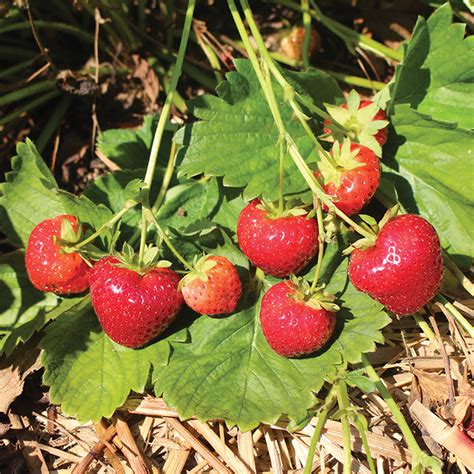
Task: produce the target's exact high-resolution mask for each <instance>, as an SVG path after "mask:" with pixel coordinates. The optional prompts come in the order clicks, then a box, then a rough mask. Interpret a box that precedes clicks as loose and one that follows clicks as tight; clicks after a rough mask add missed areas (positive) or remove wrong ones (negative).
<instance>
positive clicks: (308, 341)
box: [260, 281, 336, 357]
mask: <svg viewBox="0 0 474 474" xmlns="http://www.w3.org/2000/svg"><path fill="white" fill-rule="evenodd" d="M324 306H325V305H324V304H321V303H320V302H318V300H317V299H316V300H312V299H310V300H309V301H305V298H304V295H303V294H302V293H301V292H300V291H298V289H297V287H296V286H295V284H294V283H292V282H290V281H282V282H280V283H277V284H276V285H274V286H272V287H271V288H270V289H269V290H268V291H267V292H266V293H265V295H264V297H263V299H262V305H261V308H260V323H261V325H262V331H263V335H264V336H265V339H266V340H267V341H268V344H269V345H270V347H271V348H272V349H273V350H274V351H275V352H276V353H277V354H280V355H281V356H283V357H296V356H299V355H303V354H311V353H312V352H314V351H317V350H319V349H321V348H322V347H323V346H324V345H325V344H326V342H327V341H328V340H329V339H330V337H331V335H332V333H333V331H334V327H335V325H336V317H335V315H336V312H335V311H331V310H330V309H328V307H326V308H325V307H324Z"/></svg>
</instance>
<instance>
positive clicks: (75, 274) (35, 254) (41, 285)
mask: <svg viewBox="0 0 474 474" xmlns="http://www.w3.org/2000/svg"><path fill="white" fill-rule="evenodd" d="M81 230H82V228H80V227H79V223H78V221H77V219H76V218H75V217H74V216H71V215H68V214H65V215H61V216H57V217H55V218H54V219H46V220H44V221H42V222H40V223H39V224H38V225H37V226H36V227H35V228H34V229H33V231H32V232H31V234H30V237H29V239H28V245H27V247H26V255H25V261H26V270H27V272H28V276H29V277H30V280H31V283H33V285H34V286H35V287H36V288H38V290H41V291H52V292H54V293H58V294H71V293H82V292H83V291H85V290H87V288H88V286H89V279H88V273H89V267H88V266H87V264H86V262H85V261H84V260H83V259H82V258H81V256H80V255H79V254H78V253H76V252H73V253H66V252H64V251H63V250H62V248H61V243H60V241H61V240H63V241H67V242H68V243H74V242H73V241H74V240H76V241H77V239H78V238H79V236H80V233H81Z"/></svg>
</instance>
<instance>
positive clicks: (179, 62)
mask: <svg viewBox="0 0 474 474" xmlns="http://www.w3.org/2000/svg"><path fill="white" fill-rule="evenodd" d="M195 5H196V0H189V1H188V6H187V9H186V16H185V20H184V26H183V32H182V35H181V41H180V44H179V49H178V55H177V58H176V63H175V66H174V68H173V73H172V76H171V82H170V85H169V88H168V94H167V95H166V100H165V103H164V105H163V109H162V111H161V115H160V118H159V120H158V125H157V127H156V131H155V136H154V137H153V144H152V146H151V151H150V157H149V159H148V166H147V169H146V173H145V178H144V181H145V187H144V202H143V204H142V221H141V236H140V250H139V254H138V255H139V257H138V258H139V262H140V264H141V263H143V256H144V253H145V245H146V238H147V220H146V217H145V215H144V214H145V212H144V211H145V209H146V208H149V205H150V204H149V198H150V189H151V185H152V182H153V177H154V174H155V168H156V162H157V159H158V152H159V150H160V146H161V140H162V138H163V133H164V131H165V126H166V122H167V121H168V118H169V115H170V110H171V105H172V103H173V100H174V94H175V92H176V87H177V85H178V80H179V78H180V76H181V70H182V67H183V61H184V54H185V52H186V47H187V45H188V39H189V33H190V31H191V26H192V21H193V14H194V7H195Z"/></svg>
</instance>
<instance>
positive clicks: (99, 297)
mask: <svg viewBox="0 0 474 474" xmlns="http://www.w3.org/2000/svg"><path fill="white" fill-rule="evenodd" d="M117 264H120V262H119V260H118V259H116V258H115V257H105V258H102V259H101V260H99V261H98V262H97V263H96V264H95V265H94V268H93V269H92V271H91V274H90V293H91V300H92V306H93V308H94V311H95V313H96V314H97V316H98V318H99V321H100V324H101V325H102V327H103V328H104V331H105V333H106V334H107V335H108V336H109V337H110V339H112V340H113V341H115V342H117V343H118V344H121V345H122V346H126V347H132V348H136V347H140V346H143V345H145V344H146V343H147V342H149V341H151V340H152V339H154V338H155V337H156V336H158V335H159V334H160V333H162V332H163V331H164V330H165V329H166V328H167V327H168V326H169V325H170V324H171V323H172V321H173V320H174V319H175V316H176V315H177V314H178V312H179V310H180V309H181V306H182V304H183V296H182V295H181V292H180V291H179V290H178V285H179V279H180V278H179V276H178V274H177V273H176V272H174V271H173V270H171V269H169V268H160V267H154V268H151V269H148V270H146V271H145V272H144V274H140V273H138V272H137V271H135V270H130V269H128V268H124V267H121V266H117Z"/></svg>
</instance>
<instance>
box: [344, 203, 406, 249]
mask: <svg viewBox="0 0 474 474" xmlns="http://www.w3.org/2000/svg"><path fill="white" fill-rule="evenodd" d="M399 210H400V205H399V204H398V203H397V204H395V206H393V207H392V208H390V209H388V210H387V212H386V213H385V214H384V216H383V217H382V219H381V220H380V221H379V222H377V221H376V220H375V219H374V218H373V217H372V216H368V215H365V214H359V218H360V219H361V220H362V224H361V226H362V227H364V229H366V230H367V231H368V232H370V233H371V234H372V235H371V237H370V238H369V237H364V238H362V239H359V240H356V241H355V242H354V243H352V244H351V245H349V247H347V248H346V249H345V250H344V251H343V252H342V253H343V255H350V254H351V253H352V252H353V251H354V250H355V249H358V250H365V249H368V248H369V247H373V246H374V245H375V242H376V240H377V236H378V234H379V233H380V231H381V230H382V229H383V227H384V226H385V225H386V224H387V222H388V221H389V220H390V219H391V218H392V217H395V216H396V215H398V213H399Z"/></svg>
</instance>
